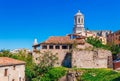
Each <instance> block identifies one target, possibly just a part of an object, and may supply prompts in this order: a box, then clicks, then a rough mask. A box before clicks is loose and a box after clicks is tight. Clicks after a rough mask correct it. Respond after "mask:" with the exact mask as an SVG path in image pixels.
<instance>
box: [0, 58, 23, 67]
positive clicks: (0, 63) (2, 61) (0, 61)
mask: <svg viewBox="0 0 120 81" xmlns="http://www.w3.org/2000/svg"><path fill="white" fill-rule="evenodd" d="M17 64H25V62H24V61H20V60H16V59H12V58H8V57H0V66H7V65H17Z"/></svg>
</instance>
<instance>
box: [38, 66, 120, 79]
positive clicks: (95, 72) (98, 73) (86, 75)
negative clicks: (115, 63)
mask: <svg viewBox="0 0 120 81" xmlns="http://www.w3.org/2000/svg"><path fill="white" fill-rule="evenodd" d="M68 70H72V71H76V70H77V71H78V72H81V73H82V75H81V76H79V77H77V80H78V81H120V72H116V71H113V70H111V69H103V68H102V69H76V68H71V69H68V68H64V67H55V68H53V69H51V70H49V71H48V72H47V73H45V74H44V75H43V76H42V77H41V79H40V81H58V79H59V78H61V77H62V76H64V75H65V74H66V72H67V71H68Z"/></svg>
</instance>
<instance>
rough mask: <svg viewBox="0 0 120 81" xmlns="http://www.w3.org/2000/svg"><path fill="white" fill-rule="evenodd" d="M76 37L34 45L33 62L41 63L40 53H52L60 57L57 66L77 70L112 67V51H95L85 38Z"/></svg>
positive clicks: (53, 39)
mask: <svg viewBox="0 0 120 81" xmlns="http://www.w3.org/2000/svg"><path fill="white" fill-rule="evenodd" d="M74 35H76V37H77V38H74V39H71V36H72V35H68V36H63V37H53V36H52V37H49V38H48V39H47V40H45V41H44V42H42V43H40V44H36V45H33V60H34V61H35V62H36V63H39V62H40V61H39V60H38V59H37V58H39V57H40V54H39V53H42V54H44V52H45V51H50V52H51V53H52V54H54V55H56V56H57V57H58V62H57V64H55V66H66V67H77V68H110V67H112V54H111V52H110V51H107V50H101V49H96V50H93V46H92V45H90V44H88V43H86V42H85V40H84V39H85V38H84V37H81V35H77V34H74ZM38 48H40V49H38ZM36 50H37V51H39V52H37V51H36ZM71 50H72V51H71Z"/></svg>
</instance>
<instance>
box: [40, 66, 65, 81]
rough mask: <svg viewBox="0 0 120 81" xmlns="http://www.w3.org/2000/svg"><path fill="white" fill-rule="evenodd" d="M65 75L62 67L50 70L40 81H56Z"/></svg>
mask: <svg viewBox="0 0 120 81" xmlns="http://www.w3.org/2000/svg"><path fill="white" fill-rule="evenodd" d="M65 74H66V70H65V68H63V67H56V68H52V69H51V70H49V71H48V72H47V73H45V74H44V75H43V76H42V77H41V78H40V81H58V79H59V78H61V77H62V76H64V75H65Z"/></svg>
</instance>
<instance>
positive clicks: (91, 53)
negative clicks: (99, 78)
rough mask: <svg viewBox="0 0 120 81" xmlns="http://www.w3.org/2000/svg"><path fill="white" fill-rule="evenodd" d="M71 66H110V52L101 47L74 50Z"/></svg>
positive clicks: (111, 65)
mask: <svg viewBox="0 0 120 81" xmlns="http://www.w3.org/2000/svg"><path fill="white" fill-rule="evenodd" d="M72 67H77V68H112V67H113V64H112V53H111V52H110V51H107V50H103V49H95V50H79V51H78V50H74V51H73V53H72Z"/></svg>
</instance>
